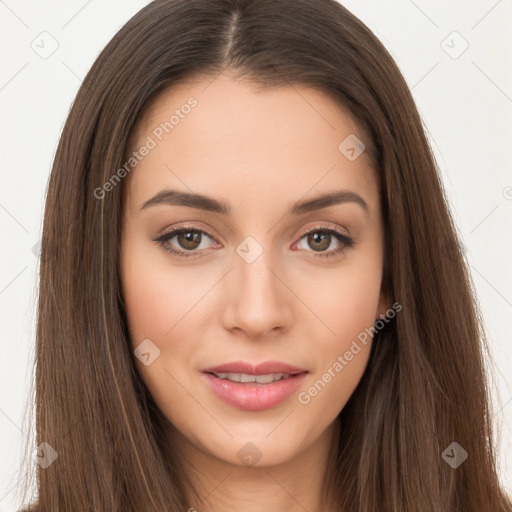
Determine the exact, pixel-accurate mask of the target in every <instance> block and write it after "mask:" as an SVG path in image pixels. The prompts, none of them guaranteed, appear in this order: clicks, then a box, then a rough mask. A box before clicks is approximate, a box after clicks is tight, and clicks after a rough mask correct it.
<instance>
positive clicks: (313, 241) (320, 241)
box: [308, 231, 331, 251]
mask: <svg viewBox="0 0 512 512" xmlns="http://www.w3.org/2000/svg"><path fill="white" fill-rule="evenodd" d="M308 244H309V246H310V247H311V248H312V249H313V250H314V251H325V250H326V249H328V248H329V245H331V235H330V234H328V233H324V232H322V231H313V232H311V233H310V234H309V235H308Z"/></svg>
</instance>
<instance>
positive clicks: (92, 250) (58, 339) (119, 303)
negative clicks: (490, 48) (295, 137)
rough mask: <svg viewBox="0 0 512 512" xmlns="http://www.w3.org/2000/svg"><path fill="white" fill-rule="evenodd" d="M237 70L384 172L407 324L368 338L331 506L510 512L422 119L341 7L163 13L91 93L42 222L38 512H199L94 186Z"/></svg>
mask: <svg viewBox="0 0 512 512" xmlns="http://www.w3.org/2000/svg"><path fill="white" fill-rule="evenodd" d="M227 69H229V70H233V71H234V72H235V73H236V75H237V76H238V77H240V78H245V79H247V80H250V81H251V82H253V83H254V84H260V85H261V86H263V87H280V86H288V85H294V84H303V85H307V86H310V87H313V88H316V89H318V90H320V91H322V92H324V93H326V94H327V95H329V97H330V98H332V99H334V100H335V101H337V102H338V103H339V104H340V105H341V106H342V107H343V108H344V109H346V111H348V112H349V113H350V114H351V116H352V117H353V119H354V120H355V121H356V122H357V123H358V125H359V126H360V127H361V129H362V130H364V132H365V133H367V134H368V138H369V140H368V142H369V144H368V151H369V154H371V155H372V156H373V157H374V165H375V169H376V171H377V173H378V176H379V181H380V185H381V196H382V197H381V199H382V208H383V216H384V223H385V268H384V281H383V282H384V285H385V286H386V289H387V290H388V291H389V293H390V296H392V297H393V300H394V301H397V302H398V303H400V304H401V306H402V311H401V312H400V314H398V315H397V316H396V317H395V318H394V319H393V320H392V321H391V322H389V324H388V325H387V326H386V327H385V328H384V329H382V330H380V331H379V332H378V333H377V334H376V335H375V338H374V343H373V345H372V350H371V355H370V360H369V363H368V366H367V368H366V371H365V373H364V375H363V377H362V379H361V382H360V384H359V386H358V387H357V389H356V390H355V392H354V393H353V395H352V397H351V398H350V400H349V402H348V403H347V404H346V406H345V407H344V408H343V410H342V411H341V413H340V419H341V431H340V435H339V439H337V442H336V444H335V446H336V447H337V449H336V450H333V452H332V457H331V460H329V463H328V469H327V473H326V475H325V479H324V482H325V495H326V496H328V497H329V500H330V503H332V506H331V507H330V508H332V509H333V510H343V511H348V510H350V511H357V512H377V511H378V512H420V511H421V512H425V511H427V510H428V511H430V510H432V511H434V510H435V511H438V512H448V511H456V510H460V511H464V512H477V511H478V512H484V511H489V512H505V511H510V510H512V505H511V503H510V501H509V500H508V499H507V497H506V496H505V494H504V493H503V491H502V490H501V488H500V484H499V480H498V477H497V470H496V461H495V453H494V449H495V448H494V444H493V442H494V441H493V431H492V426H493V425H492V416H491V411H490V393H489V389H488V383H487V380H486V379H487V375H486V374H485V372H484V356H485V355H486V354H487V355H489V354H488V347H487V344H486V340H485V334H484V331H483V328H482V322H481V318H480V314H479V312H478V307H477V303H476V301H475V299H474V295H473V291H472V285H471V281H470V278H469V274H468V270H467V265H466V263H465V260H464V256H463V252H462V251H461V244H460V242H459V241H458V238H457V235H456V228H455V226H454V223H453V221H452V218H451V215H450V213H449V210H448V208H447V204H446V199H445V196H444V192H443V189H442V185H441V183H440V178H439V176H438V171H437V165H436V163H435V160H434V157H433V155H432V152H431V149H430V147H429V144H428V142H427V139H426V136H425V133H424V129H423V126H422V122H421V119H420V117H419V114H418V111H417V109H416V107H415V104H414V101H413V98H412V96H411V93H410V91H409V89H408V87H407V84H406V82H405V81H404V79H403V77H402V75H401V73H400V71H399V69H398V68H397V66H396V64H395V63H394V61H393V59H392V58H391V56H390V55H389V53H388V52H387V51H386V49H385V48H384V46H383V45H382V44H381V43H380V42H379V40H378V39H377V38H376V37H375V36H374V35H373V33H372V32H371V31H370V30H369V29H368V28H367V27H366V26H365V25H364V24H363V23H362V22H361V21H360V20H358V19H357V18H356V17H355V16H354V15H352V14H351V13H350V12H349V11H348V10H347V9H346V8H344V7H343V6H342V5H340V4H339V3H337V2H336V1H334V0H156V1H154V2H152V3H150V4H149V5H147V6H146V7H145V8H143V9H142V10H141V11H140V12H138V13H137V14H136V15H135V16H134V17H133V18H132V19H131V20H129V21H128V23H127V24H126V25H125V26H124V27H122V28H121V30H120V31H119V32H118V33H117V34H116V35H115V37H114V38H113V39H112V41H111V42H110V43H109V44H108V45H107V46H106V48H105V49H104V50H103V51H102V53H101V54H100V55H99V57H98V58H97V60H96V62H95V63H94V65H93V67H92V69H91V70H90V72H89V73H88V74H87V76H86V78H85V79H84V81H83V84H82V86H81V88H80V90H79V92H78V94H77V97H76V100H75V101H74V103H73V106H72V108H71V111H70V113H69V116H68V119H67V122H66V124H65V127H64V130H63V133H62V136H61V139H60V142H59V145H58V149H57V153H56V156H55V161H54V164H53V169H52V172H51V177H50V182H49V186H48V192H47V199H46V209H45V215H44V226H43V239H42V253H41V263H40V264H41V267H40V292H39V304H38V321H37V342H36V379H35V386H36V433H37V442H36V443H35V444H36V445H41V444H42V443H45V442H46V443H48V444H49V445H50V446H51V447H52V448H53V449H54V450H55V451H56V453H57V454H58V456H57V459H56V460H55V461H54V462H53V463H52V464H50V465H48V467H42V466H41V465H40V466H39V467H37V487H38V496H37V501H38V504H37V509H38V510H40V511H41V512H50V511H51V512H60V511H62V512H64V511H65V512H70V511H78V510H80V511H89V510H93V511H95V512H100V511H101V512H103V511H105V512H107V511H108V512H115V511H119V512H121V511H123V512H128V511H137V512H142V511H146V510H147V511H149V510H152V511H155V510H158V511H160V512H161V511H178V510H179V511H183V510H187V509H188V508H189V505H188V504H187V503H186V499H185V495H186V494H185V492H184V489H185V482H184V480H183V472H182V471H181V470H180V461H179V460H178V457H177V456H176V453H174V452H173V451H170V452H169V450H167V447H166V441H165V436H164V432H165V429H166V428H167V427H168V426H166V422H167V420H166V418H165V417H163V415H162V413H161V411H159V409H158V407H157V406H156V405H155V403H154V401H153V400H152V398H151V396H150V394H149V393H148V391H147V389H146V388H145V386H144V384H143V382H142V380H141V378H140V376H139V374H138V372H137V369H136V366H135V363H134V358H133V353H132V350H131V348H130V346H131V345H130V343H129V333H128V329H127V322H126V316H125V312H124V307H123V295H122V288H121V280H120V272H119V245H120V236H121V226H122V216H123V202H122V186H117V187H113V190H111V191H109V193H108V195H107V196H106V197H104V198H103V199H98V197H97V194H96V195H95V190H97V189H98V187H102V186H103V184H104V183H106V182H107V181H108V180H109V179H111V177H112V175H113V174H114V173H115V171H116V170H117V169H119V168H121V167H122V165H123V163H124V162H125V161H126V160H125V156H126V151H127V149H128V142H129V137H130V134H131V133H132V132H133V128H134V126H135V123H136V121H137V119H138V118H139V117H140V115H141V112H142V111H143V109H144V108H145V107H146V106H147V105H148V103H149V101H150V100H151V99H153V98H154V97H155V95H156V94H157V93H158V92H160V91H162V90H163V89H164V88H167V87H172V86H173V84H176V83H178V82H179V81H182V80H186V79H188V78H189V77H193V76H194V75H196V76H201V75H204V76H211V77H212V79H213V78H214V77H215V76H216V75H217V74H218V73H220V72H222V71H224V70H227ZM135 172H136V171H135ZM454 442H456V443H457V445H453V444H452V443H454ZM450 447H451V448H450ZM446 449H448V452H446ZM450 449H451V450H452V451H450ZM454 449H455V450H461V449H463V450H464V451H465V452H466V453H467V454H468V457H467V459H466V460H465V461H464V462H463V463H462V464H460V465H459V466H458V467H456V468H454V467H453V465H452V464H449V463H448V462H447V458H446V456H444V455H446V453H448V457H453V453H454V452H453V450H454ZM26 450H27V452H28V451H29V450H30V451H31V450H32V446H28V447H27V448H26ZM458 453H464V452H460V451H459V452H458ZM27 459H29V457H27ZM30 463H31V464H33V462H32V460H30ZM33 465H34V466H35V464H33Z"/></svg>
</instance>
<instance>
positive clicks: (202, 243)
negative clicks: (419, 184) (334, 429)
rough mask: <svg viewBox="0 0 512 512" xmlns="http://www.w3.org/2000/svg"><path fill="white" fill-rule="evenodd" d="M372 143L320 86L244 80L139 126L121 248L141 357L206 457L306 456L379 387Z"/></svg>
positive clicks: (179, 101)
mask: <svg viewBox="0 0 512 512" xmlns="http://www.w3.org/2000/svg"><path fill="white" fill-rule="evenodd" d="M173 115H174V117H173V118H172V117H171V116H173ZM166 123H167V124H166ZM354 135H355V136H358V138H359V139H363V136H362V134H361V133H360V132H359V131H358V129H357V127H356V125H355V124H354V123H353V122H352V121H351V119H350V118H349V117H348V116H347V115H346V114H345V113H344V111H343V110H342V109H341V108H340V107H339V106H337V104H336V103H335V102H334V101H333V100H331V99H330V98H329V97H327V96H324V95H323V94H322V93H320V92H318V91H315V90H313V89H310V88H307V87H302V86H298V85H294V86H293V87H291V86H290V87H282V88H279V89H273V90H264V89H261V88H257V87H256V86H255V85H253V84H251V83H249V82H242V81H237V80H235V79H234V78H233V77H232V76H231V75H229V74H222V75H220V76H219V77H217V78H216V79H215V80H213V81H212V78H211V77H210V78H204V79H200V78H199V79H197V80H196V81H194V82H190V83H187V84H180V85H176V86H174V87H173V88H172V89H169V90H167V91H165V92H163V93H161V94H160V95H159V96H158V97H157V98H156V100H155V101H154V102H153V103H152V104H151V105H150V107H149V108H148V109H147V110H146V112H145V113H144V115H143V117H142V118H141V119H140V121H139V123H138V126H137V127H136V130H135V131H134V135H133V137H132V139H131V141H132V150H133V151H136V152H137V156H136V157H135V158H136V159H137V163H136V165H135V166H134V168H133V170H130V172H129V174H128V175H127V176H126V178H125V182H124V183H123V186H124V187H125V189H124V194H125V196H124V199H125V208H124V226H123V233H122V254H121V272H122V284H123V294H124V299H125V306H126V313H127V318H128V322H129V331H130V336H131V343H132V348H133V350H134V357H135V360H136V364H137V367H138V369H139V372H140V374H141V377H142V379H143V381H144V382H145V384H146V386H147V388H148V389H149V391H150V393H151V395H152V396H153V397H154V399H155V401H156V403H157V405H158V406H159V408H160V409H161V411H162V412H163V414H164V415H165V416H166V417H167V418H168V420H169V421H170V422H171V424H172V425H173V426H174V427H175V429H176V431H177V432H178V433H179V434H178V435H179V436H180V437H181V439H182V442H184V443H187V444H188V445H189V446H190V447H192V448H193V449H197V450H200V451H201V452H202V453H203V454H207V455H210V456H212V457H214V458H216V459H217V460H222V461H225V462H228V463H231V464H237V465H241V464H243V463H245V462H244V461H245V460H246V459H244V457H245V456H246V455H249V456H255V457H258V458H259V459H260V460H259V462H258V464H260V465H264V464H278V463H281V462H285V461H290V460H292V459H293V458H294V457H295V456H297V455H298V454H299V453H300V452H301V451H303V450H305V449H307V448H308V447H311V446H313V445H314V443H315V442H317V440H318V439H320V438H321V436H322V435H323V434H325V432H326V431H328V429H329V428H330V427H331V426H332V425H333V424H334V421H335V420H336V417H337V415H338V414H339V412H340V411H341V410H342V409H343V407H344V405H345V404H346V402H347V400H348V399H349V398H350V396H351V394H352V393H353V391H354V389H355V388H356V386H357V385H358V383H359V381H360V379H361V376H362V374H363V372H364V369H365V367H366V364H367V361H368V356H369V352H370V347H371V338H368V336H366V338H367V339H366V343H364V342H362V341H361V340H362V339H363V338H364V336H361V334H362V333H364V332H365V329H369V328H371V327H372V326H373V325H374V322H375V320H376V318H378V317H379V315H381V314H384V312H385V311H386V309H388V308H389V302H388V301H386V299H385V297H384V295H383V294H382V293H381V278H382V266H383V253H384V237H383V224H382V219H381V207H380V204H379V188H378V183H377V178H376V175H375V172H374V170H373V169H371V168H370V166H369V159H368V156H367V154H366V153H365V152H364V151H363V153H361V154H360V155H359V156H357V155H358V153H359V152H360V149H361V148H360V147H359V146H357V144H355V143H354V141H356V140H357V139H355V138H354ZM347 137H349V139H347ZM345 139H347V141H346V142H344V143H343V144H342V145H341V149H340V143H342V142H343V141H345ZM144 147H145V148H146V149H145V150H144V149H143V148H144ZM351 147H352V148H353V150H351V149H350V148H351ZM355 157H356V158H355ZM132 163H133V162H132ZM333 193H339V194H338V195H337V198H335V200H328V199H324V200H322V201H317V202H312V201H313V200H315V199H318V198H319V197H320V196H324V195H329V194H331V196H332V195H333ZM198 195H200V196H208V198H209V199H204V198H202V199H200V198H198V197H195V196H198ZM331 199H332V197H331ZM358 336H359V338H358ZM240 362H242V363H245V366H244V365H240V364H239V363H240ZM267 362H270V363H269V365H267V366H265V365H261V366H260V367H259V368H258V367H257V365H259V364H260V363H267ZM272 362H273V363H272ZM227 363H234V366H232V367H228V368H226V367H224V368H222V367H221V366H222V365H225V364H227ZM274 363H281V364H280V365H279V364H277V365H276V364H274ZM283 365H291V366H292V367H293V368H290V367H287V366H283ZM215 367H217V368H215ZM218 367H221V368H218ZM212 368H213V369H214V370H215V371H213V372H212V373H206V372H205V370H212ZM230 372H231V373H232V375H229V373H230ZM213 374H216V375H217V376H215V375H213ZM240 374H242V375H240ZM255 374H260V377H259V379H258V380H259V381H262V382H243V381H244V380H249V381H251V380H254V379H255V376H254V375H255ZM261 374H263V375H264V376H261ZM276 374H284V375H282V376H281V379H280V380H278V381H276V382H272V383H263V381H266V380H270V379H273V380H275V379H277V378H279V375H276ZM219 375H220V376H219ZM265 375H266V376H265ZM229 379H231V380H229ZM233 379H234V380H237V379H242V382H232V380H233ZM276 425H278V426H277V427H276Z"/></svg>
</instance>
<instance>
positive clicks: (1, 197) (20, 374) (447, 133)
mask: <svg viewBox="0 0 512 512" xmlns="http://www.w3.org/2000/svg"><path fill="white" fill-rule="evenodd" d="M146 3H147V2H145V1H143V0H138V1H137V0H129V1H127V0H108V1H105V0H104V1H99V0H89V1H74V0H73V1H70V0H66V1H64V0H61V1H55V0H52V1H51V2H50V1H48V2H44V3H43V2H36V1H35V0H30V1H25V2H17V1H15V0H5V1H3V0H0V38H1V43H2V49H3V51H2V66H1V70H0V108H1V112H2V116H3V122H2V124H1V141H2V144H1V155H0V161H1V164H2V165H1V189H0V226H1V233H2V259H1V266H0V309H1V313H2V323H1V336H2V337H1V343H2V345H1V353H0V379H1V386H0V433H1V435H0V447H1V448H0V461H1V462H0V464H1V467H0V512H5V511H15V510H16V509H17V507H18V505H19V504H18V503H17V502H15V501H14V498H15V495H14V494H15V487H16V480H15V478H16V475H17V469H18V467H19V464H20V460H19V457H20V453H21V441H22V439H23V438H24V436H25V435H26V434H25V433H26V432H27V431H29V429H30V428H31V426H30V425H26V424H23V409H24V408H25V407H27V399H28V395H27V393H28V389H29V386H30V384H31V381H32V371H33V369H32V360H33V357H34V339H35V338H34V333H35V318H36V317H35V305H36V283H37V270H38V268H37V267H38V257H37V243H38V240H39V239H40V235H41V225H42V213H43V207H44V197H45V190H46V184H47V180H48V176H49V172H50V168H51V163H52V159H53V156H54V153H55V149H56V145H57V141H58V138H59V135H60V132H61V129H62V126H63V123H64V120H65V118H66V115H67V113H68V109H69V107H70V104H71V102H72V100H73V98H74V96H75V94H76V92H77V90H78V87H79V85H80V82H81V80H82V79H83V77H84V76H85V74H86V72H87V71H88V69H89V68H90V66H91V65H92V63H93V61H94V59H95V58H96V56H97V55H98V53H99V52H100V50H101V49H102V48H103V47H104V46H105V45H106V43H107V42H108V41H109V40H110V39H111V37H112V36H113V35H114V33H115V32H116V31H117V29H118V28H120V27H121V25H123V24H124V23H125V22H126V21H127V20H128V19H129V18H130V17H131V16H132V15H133V14H134V13H135V12H136V11H138V10H139V9H140V8H141V7H143V6H144V5H145V4H146ZM342 3H343V4H344V5H346V6H347V7H348V8H349V10H351V11H352V12H353V13H354V14H355V15H356V16H358V17H359V18H361V19H362V20H363V21H364V22H365V23H366V24H367V25H368V26H369V27H370V28H371V29H372V30H373V31H374V32H375V34H376V35H377V37H379V39H380V40H381V41H382V42H383V43H384V45H385V46H386V47H387V48H388V50H389V51H390V52H391V54H392V55H393V57H394V58H395V60H396V61H397V64H398V65H399V67H400V69H401V70H402V72H403V74H404V76H405V78H406V80H407V82H408V84H409V86H410V88H411V89H412V92H413V95H414V97H415V100H416V102H417V105H418V108H419V111H420V114H421V115H422V118H423V120H424V124H425V128H426V130H427V133H428V135H429V138H430V140H431V143H432V146H433V148H434V151H435V153H436V157H437V158H438V162H439V166H440V171H441V173H442V177H443V181H444V183H445V187H446V189H447V192H448V195H449V198H450V202H451V206H452V209H453V212H454V215H455V220H456V222H457V225H458V229H459V231H460V233H461V235H462V237H463V239H464V243H465V246H466V248H467V256H468V259H469V262H470V265H471V271H472V274H473V279H474V284H475V288H476V291H477V293H478V297H479V301H480V303H481V306H482V310H483V314H484V317H485V321H486V327H487V332H488V336H489V340H490V343H491V348H492V352H493V357H494V359H495V361H496V367H495V368H494V370H493V375H494V381H493V382H494V384H493V385H495V387H496V390H497V391H496V393H495V399H494V403H493V406H494V409H495V413H494V420H495V425H496V431H497V433H498V434H501V437H500V438H499V456H500V458H499V468H500V474H501V479H502V482H503V484H504V485H505V486H506V487H507V489H508V492H509V493H512V428H511V427H512V377H511V370H512V343H510V335H509V330H508V327H509V326H508V322H509V321H510V320H512V271H511V263H512V237H511V234H512V229H511V226H512V172H511V161H512V129H511V119H512V65H511V57H510V56H511V55H512V0H500V1H496V0H470V1H468V0H465V1H463V0H457V1H453V0H450V1H443V2H439V1H438V2H427V1H423V0H417V1H415V2H413V1H412V0H392V1H387V2H385V3H384V2H382V1H381V2H379V1H378V0H364V1H356V0H350V1H344V2H342ZM45 31H46V32H48V34H50V35H48V34H44V35H41V33H42V32H45ZM454 31H456V32H457V33H458V34H453V32H454ZM42 38H45V39H44V47H45V48H46V50H48V49H51V45H52V44H55V45H56V44H58V48H57V49H56V51H55V52H54V53H53V54H52V55H50V56H48V58H41V56H40V55H39V54H38V53H36V51H35V50H34V49H33V47H37V45H39V46H40V47H41V46H42V45H43V43H41V39H42ZM52 38H53V39H54V40H55V41H56V43H52ZM464 40H465V41H466V42H467V44H469V46H468V48H467V50H466V51H464V53H462V54H460V55H459V53H460V52H461V51H462V50H463V49H464V46H465V44H466V43H464ZM443 41H444V42H443ZM39 51H43V49H42V48H41V49H40V50H39ZM44 56H45V57H46V55H44ZM454 57H457V58H454ZM34 246H36V249H34ZM469 456H470V457H471V454H469Z"/></svg>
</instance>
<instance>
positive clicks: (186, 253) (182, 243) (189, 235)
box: [154, 227, 215, 258]
mask: <svg viewBox="0 0 512 512" xmlns="http://www.w3.org/2000/svg"><path fill="white" fill-rule="evenodd" d="M154 241H155V242H158V243H159V244H160V245H161V246H162V247H163V248H164V249H165V250H166V251H168V252H170V253H171V254H173V255H174V256H182V257H184V258H187V257H190V256H199V255H200V253H201V252H202V249H208V248H209V247H211V246H212V243H215V240H214V239H213V237H212V236H211V235H209V234H208V233H206V232H205V231H203V230H202V229H192V228H187V227H185V228H178V229H174V230H172V231H168V232H167V233H164V234H163V235H162V236H160V237H158V238H155V239H154ZM209 241H210V244H209V243H208V242H209Z"/></svg>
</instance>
